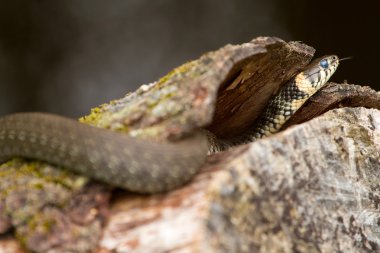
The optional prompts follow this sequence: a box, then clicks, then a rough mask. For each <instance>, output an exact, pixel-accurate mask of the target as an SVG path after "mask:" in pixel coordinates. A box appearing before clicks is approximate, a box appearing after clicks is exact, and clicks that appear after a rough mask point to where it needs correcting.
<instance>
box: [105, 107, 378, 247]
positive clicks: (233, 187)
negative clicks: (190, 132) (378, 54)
mask: <svg viewBox="0 0 380 253" xmlns="http://www.w3.org/2000/svg"><path fill="white" fill-rule="evenodd" d="M379 152H380V111H378V110H375V109H364V108H342V109H336V110H333V111H330V112H328V113H326V114H324V115H323V116H320V117H318V118H316V119H313V120H311V121H309V122H307V123H304V124H302V125H298V126H295V127H292V128H290V129H288V130H287V131H284V132H281V133H279V134H277V135H275V136H273V137H270V138H267V139H263V140H260V141H257V142H255V143H252V144H249V145H246V146H242V147H238V148H236V149H234V150H231V151H228V152H224V153H220V154H216V155H213V156H211V157H210V158H209V161H208V164H206V165H205V167H204V168H203V169H202V173H200V174H199V175H198V176H197V177H196V178H195V179H194V181H193V182H192V183H191V184H189V185H187V186H185V187H183V188H181V189H178V190H176V191H173V192H171V193H168V194H166V195H160V196H123V197H120V198H118V199H117V201H116V202H115V203H114V205H113V207H112V209H111V213H112V215H111V218H110V220H109V223H108V224H107V226H106V228H105V232H104V236H103V238H102V240H101V241H100V245H101V249H100V250H99V251H98V252H305V253H306V252H377V251H380V233H379V231H380V230H379V229H380V226H379V219H380V213H379V212H378V203H379V199H380V198H379V197H380V195H379V194H380V193H379V190H378V184H379V180H378V178H379V176H380V170H379V169H380V160H379V157H380V153H379Z"/></svg>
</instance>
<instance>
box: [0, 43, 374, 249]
mask: <svg viewBox="0 0 380 253" xmlns="http://www.w3.org/2000/svg"><path fill="white" fill-rule="evenodd" d="M313 53H314V49H313V48H311V47H309V46H307V45H304V44H301V43H297V42H289V43H286V42H284V41H282V40H280V39H278V38H273V37H260V38H256V39H254V40H252V41H251V42H249V43H244V44H242V45H227V46H225V47H223V48H221V49H219V50H217V51H214V52H209V53H206V54H205V55H203V56H201V57H200V58H199V59H198V60H195V61H192V62H189V63H186V64H184V65H183V66H180V67H178V68H177V69H175V70H173V71H172V72H170V73H169V74H168V75H167V76H165V77H163V78H161V79H160V80H159V81H157V82H154V83H152V84H148V85H143V86H142V87H141V88H139V89H138V90H137V91H136V92H134V93H130V94H127V95H126V96H125V97H124V98H121V99H119V100H115V101H112V102H110V103H109V104H105V105H102V106H100V107H98V108H94V109H93V110H92V113H91V114H90V115H88V116H86V117H84V118H82V119H81V121H82V122H84V123H87V124H92V125H96V126H98V127H103V128H108V129H110V130H113V131H119V132H122V133H124V134H129V135H131V136H136V137H139V138H150V139H155V140H160V141H162V140H166V141H167V140H171V139H176V138H180V137H181V136H183V135H187V134H191V132H192V131H193V130H194V129H197V128H199V127H204V128H207V129H208V130H209V131H211V132H213V133H214V134H215V135H216V136H219V137H223V138H224V139H227V138H228V137H231V138H233V137H235V136H237V135H239V133H242V132H243V131H244V130H245V129H247V128H248V127H249V126H250V124H252V123H253V122H254V120H255V119H256V118H257V117H258V116H259V114H260V112H261V110H262V109H263V108H264V106H265V104H266V102H267V101H268V100H269V99H270V97H271V96H272V94H275V93H276V92H277V91H278V89H279V88H281V86H282V85H283V84H285V83H286V82H287V81H288V80H289V79H290V78H291V77H292V76H293V75H294V74H295V73H296V72H297V71H299V70H301V69H302V68H304V67H305V65H307V63H308V62H309V61H310V59H311V58H312V56H313ZM340 107H345V108H340ZM349 107H360V108H349ZM363 107H366V108H373V109H364V108H363ZM336 108H340V109H336ZM333 109H335V110H333ZM376 109H380V94H379V93H378V92H375V91H373V90H371V89H370V88H368V87H361V86H357V85H349V84H336V83H330V84H328V85H327V86H326V87H325V88H323V89H322V90H321V91H320V92H318V93H317V94H315V96H313V98H312V99H310V101H309V102H308V103H307V104H305V106H304V107H303V108H302V109H301V110H300V111H298V112H297V113H296V114H295V115H294V116H293V117H292V118H291V119H290V121H289V122H288V124H287V125H286V126H285V127H284V129H285V128H288V127H290V126H293V125H295V124H299V123H302V122H304V123H303V124H301V125H297V126H294V127H290V128H289V129H286V130H285V131H282V132H280V133H278V134H276V135H274V136H272V137H270V138H266V139H263V140H260V141H257V142H255V143H252V144H249V145H245V146H241V147H237V148H234V149H231V150H228V151H226V152H223V153H220V154H215V155H212V156H210V157H209V158H208V161H207V163H206V164H205V165H204V166H203V168H202V169H201V172H200V173H199V174H198V175H197V176H196V177H195V178H194V180H193V181H192V182H191V183H189V184H187V185H185V186H184V187H181V188H180V189H177V190H174V191H172V192H169V193H166V194H158V195H154V196H146V195H145V196H144V195H137V194H132V193H127V192H124V191H113V192H111V190H110V188H109V187H106V186H103V185H100V184H96V183H94V182H92V181H91V180H89V179H88V178H85V177H83V176H78V175H74V174H72V173H70V172H68V171H66V170H58V169H59V168H55V167H53V166H50V165H47V164H44V163H40V162H33V161H25V160H13V161H10V162H8V163H6V164H3V165H0V190H1V192H0V232H1V233H3V234H4V235H3V236H2V237H0V252H2V251H3V252H26V249H29V250H34V251H36V252H54V253H56V252H57V253H58V252H98V253H105V252H107V253H108V252H301V253H303V252H305V253H306V252H376V251H379V252H380V246H379V245H380V244H379V243H380V240H379V239H378V238H379V234H378V233H379V232H378V231H380V229H379V224H380V222H378V220H380V217H379V215H378V210H377V209H378V203H379V199H380V197H379V192H378V189H377V188H378V187H377V185H378V180H377V178H378V176H379V175H378V171H377V170H379V168H380V158H379V157H380V156H379V152H380V130H379V129H380V120H379V119H380V112H379V111H377V110H376ZM331 110H332V111H331ZM325 112H327V113H325ZM324 113H325V114H324ZM322 114H323V115H322ZM320 115H321V116H320ZM317 116H320V117H317ZM315 117H317V118H315ZM313 118H315V119H313ZM310 119H313V120H311V121H308V120H310ZM305 121H306V122H305ZM111 193H112V198H111V199H112V201H111V202H109V199H110V195H111ZM109 204H110V209H108V208H109ZM104 221H106V222H104ZM104 224H106V226H105V227H104V228H103V225H104ZM13 231H14V232H15V233H14V234H15V236H16V237H17V239H18V241H19V242H20V243H21V244H22V245H23V247H24V249H25V250H24V249H22V248H21V247H18V248H17V243H16V241H15V239H12V238H13V237H12V236H11V234H12V233H11V232H13ZM6 250H7V251H6Z"/></svg>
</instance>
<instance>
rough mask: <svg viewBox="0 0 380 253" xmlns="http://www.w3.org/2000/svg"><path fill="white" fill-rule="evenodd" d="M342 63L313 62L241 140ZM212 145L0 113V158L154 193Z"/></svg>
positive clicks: (177, 180) (175, 182)
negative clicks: (18, 159) (38, 162)
mask: <svg viewBox="0 0 380 253" xmlns="http://www.w3.org/2000/svg"><path fill="white" fill-rule="evenodd" d="M338 65H339V59H338V57H337V56H335V55H331V56H325V57H323V58H321V59H317V60H316V61H313V62H312V63H311V64H310V65H309V66H308V67H307V68H306V69H305V70H304V71H303V72H301V73H299V74H298V75H296V76H295V78H293V79H292V80H291V81H290V82H289V83H288V84H287V85H285V86H284V87H283V88H282V89H281V90H280V92H279V94H278V95H277V96H275V97H274V98H273V99H272V100H271V101H270V102H269V104H268V106H267V107H266V109H265V110H264V113H263V114H262V116H261V117H260V119H259V120H258V123H257V124H255V125H254V127H252V128H251V129H250V130H248V131H247V133H245V135H244V140H243V141H241V142H240V143H242V142H247V141H250V140H253V139H257V138H260V137H263V136H267V135H269V134H272V133H275V132H277V131H278V130H279V129H280V128H281V126H282V125H283V124H284V123H285V122H286V120H287V119H288V118H289V117H290V116H291V115H293V114H294V112H295V111H296V110H297V109H298V108H300V107H301V105H302V104H303V103H304V102H305V101H306V100H307V99H308V98H309V97H310V96H312V95H313V94H314V93H315V92H316V91H317V90H318V89H320V88H321V87H322V86H323V85H324V84H325V83H326V82H327V80H328V79H329V78H330V77H331V75H332V74H333V73H334V72H335V70H336V68H337V67H338ZM208 145H209V144H208V141H207V138H206V136H205V135H203V134H201V133H200V132H199V133H198V132H197V133H194V134H193V135H192V136H190V137H187V138H185V139H183V140H181V141H178V142H173V143H156V142H150V141H147V140H139V139H137V138H132V137H128V136H126V135H123V134H120V133H115V132H112V131H109V130H105V129H100V128H96V127H93V126H89V125H85V124H82V123H79V122H77V121H75V120H72V119H68V118H65V117H61V116H57V115H52V114H45V113H18V114H12V115H8V116H5V117H2V118H0V162H5V161H7V160H9V159H11V158H13V157H25V158H31V159H38V160H42V161H46V162H49V163H52V164H55V165H59V166H63V167H66V168H68V169H71V170H73V171H75V172H78V173H81V174H84V175H86V176H89V177H91V178H94V179H97V180H100V181H103V182H106V183H108V184H111V185H114V186H118V187H121V188H124V189H127V190H131V191H135V192H144V193H155V192H161V191H166V190H169V189H171V188H174V187H177V186H180V185H182V184H184V182H186V181H188V180H189V179H191V178H192V176H193V175H194V174H195V173H196V172H197V171H198V168H200V166H201V165H202V163H204V161H205V158H206V156H207V150H208V149H209V147H208Z"/></svg>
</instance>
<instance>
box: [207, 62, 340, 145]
mask: <svg viewBox="0 0 380 253" xmlns="http://www.w3.org/2000/svg"><path fill="white" fill-rule="evenodd" d="M338 65H339V59H338V57H337V56H335V55H330V56H325V57H321V58H318V59H316V60H314V61H313V62H312V63H311V64H310V65H309V66H308V67H306V69H305V70H304V71H303V72H301V73H299V74H297V75H296V76H295V77H294V78H292V79H291V80H290V81H289V82H288V83H286V84H285V85H284V86H283V87H282V88H281V90H280V92H279V93H278V94H277V95H275V96H274V97H272V98H271V99H270V101H269V103H268V104H267V106H266V107H265V109H264V111H263V113H262V114H261V115H260V116H259V117H258V119H257V120H256V121H255V123H254V124H253V125H252V126H251V127H250V128H249V129H247V130H246V131H245V132H244V133H243V134H241V135H239V136H237V137H234V138H232V139H228V140H226V139H217V138H216V137H215V136H212V137H211V138H210V136H211V135H210V134H209V135H208V136H209V142H210V143H211V148H210V151H209V152H218V151H223V150H225V149H227V148H229V147H231V146H236V145H241V144H246V143H249V142H253V141H256V140H257V139H261V138H263V137H267V136H270V135H272V134H274V133H277V132H278V131H279V130H280V129H281V127H282V126H283V125H284V124H285V122H286V121H287V120H288V119H289V118H290V117H291V116H293V115H294V114H295V112H296V111H297V110H298V109H299V108H301V106H302V105H303V104H304V103H305V102H306V101H307V100H308V99H309V98H310V97H311V96H313V95H314V94H315V93H316V92H317V91H318V90H319V89H321V88H322V87H323V86H324V85H325V84H326V82H327V81H328V80H329V78H330V77H331V76H332V75H333V74H334V72H335V70H336V69H337V67H338Z"/></svg>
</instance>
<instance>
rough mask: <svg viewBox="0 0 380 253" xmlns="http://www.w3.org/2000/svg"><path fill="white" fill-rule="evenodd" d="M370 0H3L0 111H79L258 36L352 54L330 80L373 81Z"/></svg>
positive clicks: (378, 82) (374, 17)
mask: <svg viewBox="0 0 380 253" xmlns="http://www.w3.org/2000/svg"><path fill="white" fill-rule="evenodd" d="M373 2H374V3H370V2H369V1H368V2H366V3H365V4H360V2H352V3H350V1H344V2H343V1H341V2H340V1H328V2H326V1H296V0H287V1H281V0H268V1H260V0H235V1H232V0H192V1H176V0H156V1H152V0H113V1H103V0H65V1H50V0H13V1H5V0H0V116H1V115H4V114H7V113H11V112H19V111H47V112H53V113H58V114H63V115H67V116H71V117H78V116H80V115H84V114H86V113H88V112H89V109H90V108H91V107H94V106H96V105H99V104H101V103H105V102H107V101H109V100H111V99H116V98H120V97H122V96H124V95H125V94H126V93H127V92H128V91H133V90H135V89H136V88H137V87H138V86H140V85H141V84H143V83H149V82H152V81H155V80H157V79H158V78H159V77H160V76H163V75H165V73H167V72H168V71H170V70H171V69H172V68H174V67H176V66H178V65H180V64H182V63H184V62H186V61H188V60H192V59H195V58H198V57H199V56H200V55H201V54H202V53H204V52H206V51H209V50H215V49H218V48H219V47H221V46H224V45H225V44H227V43H232V44H238V43H243V42H248V41H249V40H251V39H252V38H254V37H257V36H263V35H266V36H277V37H280V38H282V39H284V40H298V41H303V42H305V43H307V44H309V45H311V46H313V47H314V48H316V49H317V55H324V54H330V53H335V54H338V55H339V56H341V57H346V56H352V57H353V59H352V60H350V61H345V62H344V63H342V65H341V66H340V68H339V69H338V71H337V73H336V74H335V75H334V76H333V78H332V80H333V81H336V82H343V81H345V80H347V81H348V82H349V83H355V84H361V85H370V86H372V87H373V88H375V89H378V90H380V78H379V74H380V73H379V69H378V66H379V64H378V62H379V59H380V53H379V47H378V46H377V45H375V43H376V44H377V43H378V39H377V36H378V35H379V27H378V24H379V23H380V22H379V21H380V15H379V14H378V13H377V12H378V10H379V8H377V6H375V5H376V1H373ZM342 3H344V4H342ZM371 5H373V6H371Z"/></svg>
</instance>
